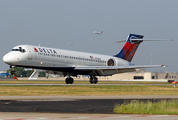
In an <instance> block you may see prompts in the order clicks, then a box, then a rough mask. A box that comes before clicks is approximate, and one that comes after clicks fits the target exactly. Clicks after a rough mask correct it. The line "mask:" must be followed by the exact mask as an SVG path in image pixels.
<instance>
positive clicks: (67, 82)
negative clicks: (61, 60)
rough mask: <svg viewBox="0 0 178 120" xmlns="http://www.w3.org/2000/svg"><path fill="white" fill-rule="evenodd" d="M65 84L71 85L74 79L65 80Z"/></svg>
mask: <svg viewBox="0 0 178 120" xmlns="http://www.w3.org/2000/svg"><path fill="white" fill-rule="evenodd" d="M65 82H66V84H73V83H74V79H73V78H66V80H65Z"/></svg>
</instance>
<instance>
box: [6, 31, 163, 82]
mask: <svg viewBox="0 0 178 120" xmlns="http://www.w3.org/2000/svg"><path fill="white" fill-rule="evenodd" d="M143 37H144V36H143V35H137V34H129V35H128V38H127V39H126V43H125V45H124V46H123V48H122V49H121V51H120V52H119V53H118V54H116V55H112V56H109V55H101V54H94V53H86V52H78V51H71V50H64V49H56V48H48V47H42V46H33V45H18V46H15V47H14V48H13V49H12V51H10V52H9V53H7V54H6V55H4V57H3V61H4V62H5V63H6V64H8V65H10V66H12V67H13V66H16V67H24V68H32V69H40V70H45V71H46V72H47V73H49V74H60V75H61V74H63V75H64V76H68V77H67V78H66V79H65V82H66V84H72V83H73V82H74V79H73V78H72V77H71V76H77V75H89V76H90V79H89V82H90V83H91V84H93V83H94V84H96V83H97V82H98V78H97V77H96V76H111V75H113V74H118V73H125V72H134V71H136V69H140V68H151V67H165V65H134V64H133V63H131V61H132V58H133V57H134V54H135V52H136V50H137V48H138V46H139V44H140V43H142V42H143V41H144V39H143ZM146 41H147V40H146Z"/></svg>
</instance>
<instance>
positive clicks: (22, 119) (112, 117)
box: [0, 115, 178, 120]
mask: <svg viewBox="0 0 178 120" xmlns="http://www.w3.org/2000/svg"><path fill="white" fill-rule="evenodd" d="M171 116H178V115H128V116H91V117H56V118H14V119H11V118H10V119H0V120H45V119H48V120H52V119H53V120H54V119H56V120H59V119H68V120H69V119H92V118H96V119H97V118H99V119H100V118H108V119H118V118H133V117H135V118H136V117H143V118H144V117H171Z"/></svg>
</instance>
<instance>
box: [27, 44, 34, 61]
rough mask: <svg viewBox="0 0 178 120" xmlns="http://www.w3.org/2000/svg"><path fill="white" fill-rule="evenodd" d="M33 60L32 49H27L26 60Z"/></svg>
mask: <svg viewBox="0 0 178 120" xmlns="http://www.w3.org/2000/svg"><path fill="white" fill-rule="evenodd" d="M32 58H33V54H32V48H31V47H28V60H29V61H30V60H32Z"/></svg>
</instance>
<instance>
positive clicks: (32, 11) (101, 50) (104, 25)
mask: <svg viewBox="0 0 178 120" xmlns="http://www.w3.org/2000/svg"><path fill="white" fill-rule="evenodd" d="M177 5H178V0H0V41H1V44H0V49H1V50H0V58H1V59H0V70H8V69H9V66H8V65H7V64H5V63H4V62H3V56H4V55H5V54H6V53H7V52H9V51H11V49H12V48H13V47H14V46H17V45H21V44H29V45H39V44H40V45H41V46H44V47H52V48H60V49H69V50H73V51H83V52H90V53H98V54H105V55H114V54H117V53H118V52H119V51H120V50H121V49H122V47H123V45H124V44H125V43H116V42H117V41H119V40H125V39H126V38H127V36H128V34H131V33H133V34H140V35H144V39H173V40H174V41H162V42H143V43H141V44H140V46H139V48H138V50H137V52H136V54H135V56H134V58H133V60H132V63H134V64H135V65H150V64H154V65H159V64H167V65H168V67H166V68H152V69H147V71H153V72H178V64H177V61H178V55H177V47H178V34H177V32H178V15H177V11H178V7H177ZM94 31H103V34H101V35H97V34H93V32H94ZM69 43H72V44H73V45H69ZM151 56H152V57H151ZM151 61H152V62H151Z"/></svg>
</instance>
